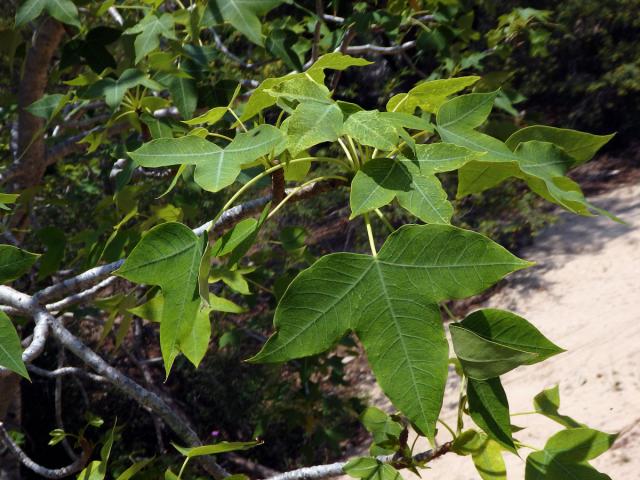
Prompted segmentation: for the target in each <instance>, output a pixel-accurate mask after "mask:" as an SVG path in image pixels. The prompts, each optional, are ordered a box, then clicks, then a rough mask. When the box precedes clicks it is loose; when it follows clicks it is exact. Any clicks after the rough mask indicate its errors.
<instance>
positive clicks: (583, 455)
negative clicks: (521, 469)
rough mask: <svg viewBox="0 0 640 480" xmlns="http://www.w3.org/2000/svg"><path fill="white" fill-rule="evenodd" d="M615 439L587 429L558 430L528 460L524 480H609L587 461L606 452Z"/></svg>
mask: <svg viewBox="0 0 640 480" xmlns="http://www.w3.org/2000/svg"><path fill="white" fill-rule="evenodd" d="M616 437H617V435H610V434H607V433H603V432H599V431H598V430H592V429H590V428H569V429H567V430H561V431H559V432H558V433H556V434H555V435H554V436H552V437H551V438H550V439H549V440H547V443H546V445H545V446H544V449H543V450H540V451H537V452H533V453H531V454H530V455H529V456H528V457H527V466H526V470H525V480H543V479H544V480H611V479H610V477H609V476H608V475H605V474H604V473H600V472H598V471H597V470H596V469H595V468H593V467H592V466H591V465H590V464H589V463H588V461H589V460H592V459H594V458H596V457H598V456H600V455H601V454H603V453H604V452H606V451H607V450H608V449H609V448H610V447H611V445H613V442H614V441H615V439H616Z"/></svg>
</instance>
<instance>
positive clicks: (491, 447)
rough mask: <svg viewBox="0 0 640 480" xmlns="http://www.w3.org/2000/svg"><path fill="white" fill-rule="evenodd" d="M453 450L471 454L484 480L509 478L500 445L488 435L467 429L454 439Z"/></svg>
mask: <svg viewBox="0 0 640 480" xmlns="http://www.w3.org/2000/svg"><path fill="white" fill-rule="evenodd" d="M451 450H452V451H454V452H456V453H457V454H458V455H471V458H472V459H473V464H474V466H475V467H476V470H477V471H478V474H479V475H480V478H482V480H507V468H506V466H505V463H504V459H503V458H502V449H501V448H500V445H498V444H497V443H496V442H494V441H493V440H491V439H490V438H488V437H487V436H486V435H484V434H481V433H478V432H476V431H475V430H467V431H465V432H462V434H460V435H458V437H457V438H456V439H455V440H454V442H453V445H452V446H451Z"/></svg>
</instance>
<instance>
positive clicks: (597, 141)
mask: <svg viewBox="0 0 640 480" xmlns="http://www.w3.org/2000/svg"><path fill="white" fill-rule="evenodd" d="M614 135H615V134H611V135H593V134H591V133H585V132H579V131H577V130H569V129H566V128H555V127H547V126H544V125H534V126H532V127H526V128H522V129H520V130H518V131H517V132H515V133H513V134H512V135H511V136H510V137H509V138H508V139H507V141H506V142H505V143H506V145H507V147H509V148H510V149H511V150H515V149H516V148H517V147H518V145H519V144H520V143H524V142H529V141H531V140H538V141H540V142H549V143H553V144H554V145H556V146H558V147H560V148H562V149H563V150H564V151H565V152H566V153H567V154H568V155H569V156H570V157H572V158H573V159H574V160H575V163H574V164H573V166H577V165H581V164H583V163H585V162H588V161H589V160H591V158H593V156H594V155H595V154H596V152H597V151H598V150H600V148H602V147H603V146H604V145H605V144H607V143H608V142H609V140H611V139H612V138H613V136H614Z"/></svg>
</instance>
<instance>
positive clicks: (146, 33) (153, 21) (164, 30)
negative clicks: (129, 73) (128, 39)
mask: <svg viewBox="0 0 640 480" xmlns="http://www.w3.org/2000/svg"><path fill="white" fill-rule="evenodd" d="M173 27H174V22H173V16H172V15H171V14H170V13H163V14H162V15H161V16H160V17H157V16H156V15H154V14H149V15H147V16H146V17H144V18H143V19H142V20H141V21H140V22H139V23H138V24H136V25H134V26H133V27H131V28H128V29H127V30H125V31H124V35H131V34H135V35H137V37H136V39H135V42H134V47H135V49H136V59H135V63H139V62H140V60H142V59H143V58H144V57H146V56H147V54H149V53H151V52H153V51H154V50H156V49H157V48H158V47H159V46H160V37H161V36H162V37H165V38H169V39H172V40H175V39H176V35H175V32H174V30H173Z"/></svg>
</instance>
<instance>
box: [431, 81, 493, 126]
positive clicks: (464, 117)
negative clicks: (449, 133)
mask: <svg viewBox="0 0 640 480" xmlns="http://www.w3.org/2000/svg"><path fill="white" fill-rule="evenodd" d="M497 94H498V91H495V92H491V93H469V94H467V95H461V96H459V97H456V98H454V99H452V100H449V101H448V102H446V103H445V104H444V105H442V107H441V108H440V109H439V110H438V114H437V115H436V121H437V123H438V130H441V129H442V130H450V129H455V130H463V129H464V130H467V129H468V130H471V129H474V128H476V127H479V126H480V125H482V124H483V123H484V122H485V120H486V119H487V117H489V114H490V113H491V109H492V108H493V101H494V100H495V98H496V95H497Z"/></svg>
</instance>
